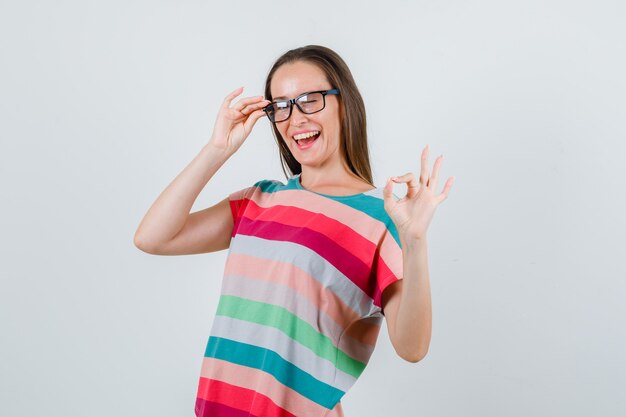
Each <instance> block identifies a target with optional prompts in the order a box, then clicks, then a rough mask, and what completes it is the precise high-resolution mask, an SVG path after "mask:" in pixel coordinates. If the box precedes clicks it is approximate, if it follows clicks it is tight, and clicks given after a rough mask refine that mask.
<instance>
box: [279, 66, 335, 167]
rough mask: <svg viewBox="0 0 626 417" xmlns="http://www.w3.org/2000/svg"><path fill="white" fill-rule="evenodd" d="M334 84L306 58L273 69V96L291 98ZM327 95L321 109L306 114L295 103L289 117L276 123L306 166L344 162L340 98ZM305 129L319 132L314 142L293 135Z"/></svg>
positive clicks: (325, 165)
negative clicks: (298, 139)
mask: <svg viewBox="0 0 626 417" xmlns="http://www.w3.org/2000/svg"><path fill="white" fill-rule="evenodd" d="M331 88H333V86H332V85H330V83H329V82H328V80H326V75H325V74H324V72H323V71H322V70H321V69H319V68H318V67H317V66H316V65H314V64H311V63H308V62H305V61H298V62H295V63H291V64H284V65H282V66H280V67H279V68H278V69H277V70H276V72H275V73H274V76H273V78H272V83H271V86H270V90H271V93H272V99H273V100H288V99H292V98H295V97H297V96H299V95H300V94H302V93H307V92H311V91H319V90H329V89H331ZM325 99H326V106H325V107H324V109H323V110H322V111H319V112H317V113H313V114H304V113H302V112H301V111H300V109H299V108H298V106H296V105H294V106H293V109H292V111H291V116H290V117H289V119H287V120H285V121H283V122H278V123H276V128H277V129H278V131H279V132H280V135H281V136H282V139H283V140H284V141H285V142H286V143H287V146H288V147H289V149H290V150H291V153H292V154H293V156H294V158H296V160H297V161H298V162H299V163H300V164H301V165H303V166H305V165H306V166H311V167H318V168H320V167H328V166H332V165H333V164H336V163H338V164H341V155H340V152H339V142H340V132H341V123H340V120H339V100H338V99H337V96H335V95H327V96H326V97H325ZM306 132H319V133H320V134H319V136H318V137H317V139H315V140H314V141H313V142H310V143H305V142H307V141H301V142H300V143H298V142H296V140H295V139H294V136H295V135H299V134H301V133H306Z"/></svg>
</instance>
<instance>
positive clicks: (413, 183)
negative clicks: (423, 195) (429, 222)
mask: <svg viewBox="0 0 626 417" xmlns="http://www.w3.org/2000/svg"><path fill="white" fill-rule="evenodd" d="M392 180H393V181H394V182H396V183H403V182H405V183H406V186H407V193H406V195H407V197H409V198H411V197H413V196H414V195H416V194H417V193H418V192H419V189H420V184H419V183H418V182H417V180H416V179H415V175H413V173H412V172H408V173H406V174H404V175H400V176H399V177H393V178H392Z"/></svg>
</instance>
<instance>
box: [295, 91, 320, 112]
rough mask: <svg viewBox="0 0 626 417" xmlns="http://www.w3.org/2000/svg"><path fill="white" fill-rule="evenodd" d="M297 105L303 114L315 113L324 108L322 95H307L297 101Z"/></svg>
mask: <svg viewBox="0 0 626 417" xmlns="http://www.w3.org/2000/svg"><path fill="white" fill-rule="evenodd" d="M298 105H299V106H300V109H302V111H303V112H304V113H315V112H318V111H320V110H322V109H323V108H324V95H323V94H322V93H309V94H306V95H304V96H302V97H300V98H299V99H298Z"/></svg>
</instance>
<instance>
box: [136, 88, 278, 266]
mask: <svg viewBox="0 0 626 417" xmlns="http://www.w3.org/2000/svg"><path fill="white" fill-rule="evenodd" d="M242 91H243V87H239V88H238V89H236V90H235V91H233V92H231V93H230V94H229V95H227V96H226V98H224V101H223V102H222V106H221V107H220V110H219V112H218V115H217V120H216V121H215V126H214V128H213V133H212V134H211V139H210V140H209V142H208V143H207V144H206V145H205V146H204V147H203V148H202V150H201V151H200V153H199V154H198V155H197V156H196V157H195V158H194V159H193V161H191V163H190V164H189V165H188V166H187V167H185V169H184V170H183V171H182V172H181V173H180V174H178V176H177V177H176V178H175V179H174V180H173V181H172V182H171V183H170V184H169V185H168V186H167V188H166V189H165V190H164V191H163V192H162V193H161V194H160V195H159V197H158V198H157V199H156V201H155V202H154V203H153V204H152V206H151V207H150V209H149V210H148V212H147V213H146V215H145V216H144V218H143V220H142V221H141V223H140V224H139V227H138V228H137V231H136V232H135V238H134V242H135V246H137V247H138V248H139V249H141V250H143V251H144V252H148V253H153V254H158V255H183V254H193V253H203V252H211V251H214V250H219V249H225V248H227V247H228V246H229V243H230V235H231V233H232V228H233V220H232V215H231V213H230V207H229V203H228V199H227V198H226V199H223V200H222V201H220V202H219V203H218V204H216V205H214V206H212V207H209V208H208V209H205V210H202V211H199V212H196V213H192V214H189V211H190V210H191V207H192V206H193V203H194V202H195V201H196V198H198V195H199V194H200V191H202V189H203V188H204V187H205V186H206V184H207V182H208V181H209V180H210V179H211V178H212V177H213V175H214V174H215V173H216V172H217V170H218V169H220V167H221V166H222V165H223V164H224V162H226V160H227V159H228V158H229V157H230V156H231V155H232V154H234V153H235V152H236V151H237V150H238V149H239V147H240V146H241V145H242V144H243V142H244V141H245V139H246V138H247V137H248V135H249V134H250V132H251V131H252V128H253V127H254V124H255V123H256V121H257V120H259V118H261V117H262V116H263V115H264V112H263V110H262V109H263V106H265V105H267V103H268V102H269V101H268V100H263V97H262V96H255V97H248V98H244V99H241V100H239V101H238V102H237V103H236V104H235V105H234V106H233V107H230V103H231V101H232V100H233V99H234V98H235V97H236V96H238V95H239V94H241V92H242Z"/></svg>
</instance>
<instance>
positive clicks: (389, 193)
mask: <svg viewBox="0 0 626 417" xmlns="http://www.w3.org/2000/svg"><path fill="white" fill-rule="evenodd" d="M383 201H384V208H385V211H387V213H391V211H392V210H393V208H394V207H395V206H396V199H395V198H394V196H393V181H391V178H387V183H386V184H385V188H383Z"/></svg>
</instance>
